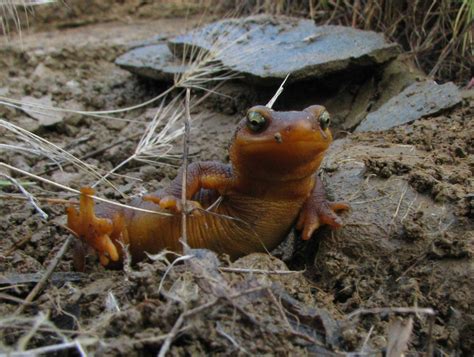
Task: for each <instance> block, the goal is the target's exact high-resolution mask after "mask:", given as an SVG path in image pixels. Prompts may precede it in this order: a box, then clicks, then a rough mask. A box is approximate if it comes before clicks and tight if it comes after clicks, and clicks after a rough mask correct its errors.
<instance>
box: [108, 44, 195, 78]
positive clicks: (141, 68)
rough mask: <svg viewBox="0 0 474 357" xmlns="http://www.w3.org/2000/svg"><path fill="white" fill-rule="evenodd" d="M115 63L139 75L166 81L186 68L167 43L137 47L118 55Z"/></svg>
mask: <svg viewBox="0 0 474 357" xmlns="http://www.w3.org/2000/svg"><path fill="white" fill-rule="evenodd" d="M115 64H117V65H118V66H120V67H122V68H123V69H126V70H128V71H130V72H132V73H135V74H138V75H139V76H143V77H148V78H152V79H156V80H159V81H166V82H172V81H173V79H174V76H175V74H179V73H183V72H184V71H185V70H186V66H183V65H182V64H181V60H179V59H177V58H175V57H174V56H173V54H172V53H171V51H170V50H169V49H168V46H166V45H165V44H159V45H151V46H144V47H139V48H135V49H133V50H131V51H129V52H127V53H125V54H123V55H121V56H120V57H118V58H117V59H116V60H115Z"/></svg>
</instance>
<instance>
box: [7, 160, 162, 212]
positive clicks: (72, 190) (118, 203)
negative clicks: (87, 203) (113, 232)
mask: <svg viewBox="0 0 474 357" xmlns="http://www.w3.org/2000/svg"><path fill="white" fill-rule="evenodd" d="M2 166H3V167H5V168H7V169H10V170H13V171H16V172H18V173H20V174H23V175H26V176H29V177H32V178H34V179H36V180H38V181H41V182H44V183H47V184H49V185H52V186H55V187H58V188H61V189H63V190H65V191H69V192H73V193H75V194H78V195H80V194H81V192H80V191H79V190H75V189H73V188H71V187H68V186H65V185H61V184H59V183H57V182H54V181H51V180H48V179H45V178H44V177H41V176H38V175H34V174H32V173H29V172H27V171H24V170H21V169H19V168H17V167H14V166H11V165H8V164H5V163H3V162H0V167H2ZM90 197H92V198H93V199H95V200H97V201H101V202H105V203H107V204H109V205H112V206H117V207H122V208H126V209H130V210H135V211H140V212H146V213H151V214H158V215H162V216H171V214H169V213H166V212H159V211H152V210H148V209H143V208H139V207H134V206H129V205H126V204H123V203H120V202H116V201H112V200H108V199H105V198H103V197H99V196H90Z"/></svg>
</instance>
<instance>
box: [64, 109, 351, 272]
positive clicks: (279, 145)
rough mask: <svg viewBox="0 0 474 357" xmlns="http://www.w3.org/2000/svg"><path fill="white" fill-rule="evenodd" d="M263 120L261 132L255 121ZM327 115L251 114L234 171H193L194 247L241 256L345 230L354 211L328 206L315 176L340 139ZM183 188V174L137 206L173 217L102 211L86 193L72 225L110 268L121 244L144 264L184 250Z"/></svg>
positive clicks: (238, 134)
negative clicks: (289, 239)
mask: <svg viewBox="0 0 474 357" xmlns="http://www.w3.org/2000/svg"><path fill="white" fill-rule="evenodd" d="M255 113H256V114H255ZM255 116H257V117H258V119H259V120H260V122H259V126H258V128H256V127H255V125H252V123H253V124H255V123H254V122H251V119H252V120H253V119H254V118H255ZM327 116H328V114H327V112H326V110H325V109H324V107H322V106H317V105H314V106H311V107H309V108H306V109H305V110H303V111H300V112H297V111H292V112H276V111H273V110H271V109H268V108H266V107H263V106H256V107H253V108H251V109H249V111H248V114H247V117H246V118H244V119H243V120H242V121H241V122H240V123H239V124H238V126H237V129H236V131H235V134H234V137H233V139H232V143H231V145H230V150H229V154H230V162H231V164H230V165H225V164H222V163H219V162H196V163H192V164H191V165H189V167H188V174H187V187H186V193H187V199H188V200H190V201H188V204H189V205H190V206H191V207H194V208H195V209H194V210H193V211H192V213H191V214H190V215H189V216H188V218H187V233H188V244H189V245H190V246H191V247H192V248H208V249H212V250H214V251H216V252H219V253H227V254H229V255H230V257H231V258H237V257H239V256H242V255H245V254H248V253H251V252H259V251H271V250H272V249H273V248H275V247H276V246H277V245H278V244H279V243H280V242H281V241H282V240H283V239H284V238H285V237H286V236H287V234H288V232H289V230H290V229H291V227H292V226H293V225H294V224H295V222H296V228H297V229H299V230H302V238H303V239H309V238H310V237H311V235H312V234H313V232H314V231H315V230H316V229H317V228H318V227H319V226H320V225H322V224H328V225H330V226H331V227H333V228H337V227H340V226H341V220H340V218H339V217H338V216H337V215H336V213H335V212H338V211H342V210H346V209H348V208H349V207H348V205H346V204H344V203H331V202H328V201H327V200H326V197H325V193H324V188H323V185H322V183H321V181H320V179H319V178H318V176H316V174H315V173H316V171H317V169H318V168H319V166H320V164H321V161H322V159H323V155H324V152H325V151H326V149H327V148H328V147H329V144H330V143H331V141H332V136H331V133H330V131H329V129H328V128H327V125H326V124H327V122H326V121H324V119H325V118H326V117H327ZM262 123H263V124H262ZM181 184H182V171H180V173H179V174H178V176H177V177H176V179H175V180H174V181H173V182H172V183H171V185H170V187H168V188H167V189H165V190H163V191H160V192H156V193H154V194H151V195H147V196H144V197H142V198H140V199H135V200H133V201H132V202H131V203H130V205H132V206H135V207H140V208H144V209H147V210H153V211H161V212H167V213H171V215H169V216H163V215H157V214H153V213H145V212H140V211H136V210H132V209H123V208H116V207H112V206H110V205H104V204H101V205H98V206H97V207H96V208H95V213H94V202H93V199H92V198H90V197H89V196H88V195H91V194H92V193H93V191H92V190H91V189H88V188H87V189H83V191H82V192H83V194H82V195H81V205H80V210H79V211H77V210H76V209H75V208H73V207H71V208H69V209H68V225H69V227H70V228H71V229H72V230H74V231H75V232H76V233H77V234H78V235H79V236H80V237H81V239H82V240H83V241H85V242H86V243H87V244H88V245H90V246H91V247H92V248H94V249H95V250H96V251H97V252H98V254H99V257H100V260H101V263H102V264H103V265H108V264H110V263H112V262H118V261H121V259H122V258H123V252H122V246H123V245H122V244H120V243H123V244H127V245H128V249H129V251H130V253H131V256H132V258H133V260H134V261H139V260H141V259H143V258H144V256H145V252H148V253H156V252H158V251H160V250H162V249H165V248H166V249H169V250H172V251H177V252H179V251H181V249H182V248H181V247H182V244H181V242H180V241H179V239H180V236H181V234H180V231H181V227H180V225H181V214H180V212H181V209H182V207H181ZM219 197H220V202H218V204H213V203H215V202H216V200H218V199H219ZM188 208H189V207H188ZM206 209H209V211H205V210H206Z"/></svg>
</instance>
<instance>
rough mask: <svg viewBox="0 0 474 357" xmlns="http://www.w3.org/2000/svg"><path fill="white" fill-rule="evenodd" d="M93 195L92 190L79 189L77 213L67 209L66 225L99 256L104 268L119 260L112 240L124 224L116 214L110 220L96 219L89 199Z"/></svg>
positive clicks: (72, 208)
mask: <svg viewBox="0 0 474 357" xmlns="http://www.w3.org/2000/svg"><path fill="white" fill-rule="evenodd" d="M93 195H94V189H92V188H90V187H84V188H82V189H81V198H80V206H79V211H78V210H77V209H76V208H75V207H68V208H67V225H68V227H69V228H71V229H72V230H73V231H74V232H75V233H76V234H77V235H78V236H79V237H80V239H81V240H83V241H84V242H85V243H87V244H88V245H89V246H91V247H92V248H93V249H94V250H95V251H96V252H97V253H98V254H99V258H100V263H101V264H102V265H104V266H105V265H108V264H109V262H110V261H113V262H115V261H118V260H119V259H120V254H119V250H118V249H117V246H116V245H115V244H114V241H113V240H112V239H113V238H115V237H117V233H118V235H119V236H120V235H121V234H120V233H121V231H122V230H123V227H124V223H123V219H122V218H120V216H119V215H118V214H117V215H115V216H114V217H113V218H112V219H110V218H99V217H97V216H96V214H95V211H94V200H93V198H92V197H91V196H93Z"/></svg>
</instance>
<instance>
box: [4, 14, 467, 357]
mask: <svg viewBox="0 0 474 357" xmlns="http://www.w3.org/2000/svg"><path fill="white" fill-rule="evenodd" d="M129 10H130V9H129ZM130 11H131V10H130ZM132 12H133V11H132ZM167 14H168V15H169V13H167ZM171 14H175V13H171ZM75 15H76V16H75V20H74V21H72V20H71V18H70V17H68V16H63V17H61V16H59V15H58V17H59V18H60V20H61V21H59V20H57V19H56V20H55V21H56V22H54V23H55V24H58V23H61V26H60V27H61V29H59V30H51V31H49V32H41V31H33V30H31V31H30V33H28V34H26V33H24V34H23V38H22V40H21V42H20V40H19V39H18V38H13V39H11V40H10V41H9V42H8V43H7V44H5V45H3V46H2V47H0V66H1V68H2V69H1V70H0V94H1V95H2V96H7V97H10V98H18V99H19V98H22V97H24V96H33V97H36V98H42V97H45V96H48V95H50V96H51V100H52V102H53V104H55V105H57V106H60V107H67V108H78V109H82V110H89V111H90V110H104V109H115V108H121V107H127V106H130V105H134V104H137V103H141V102H144V101H146V100H148V99H150V98H153V97H154V96H156V95H157V94H159V93H160V92H161V91H163V89H165V88H166V86H165V85H164V84H160V83H157V82H151V81H146V80H142V79H140V78H137V77H135V76H133V75H131V74H130V73H128V72H126V71H123V70H121V69H119V68H118V67H117V66H115V65H114V64H113V61H114V59H115V58H116V57H117V55H119V54H120V53H123V52H124V51H125V50H127V49H128V48H129V47H130V43H132V42H133V41H141V40H144V39H146V38H148V37H150V36H151V35H155V34H158V33H164V34H166V33H177V32H178V31H180V30H182V29H183V28H186V27H190V26H192V25H193V24H196V23H198V22H200V21H202V19H201V18H193V17H188V18H186V19H185V18H184V16H183V17H179V18H163V19H159V20H154V19H150V18H149V17H147V19H145V20H144V19H141V20H135V21H130V23H126V21H124V20H123V19H121V20H122V21H116V17H115V18H114V17H113V16H112V17H105V18H104V21H103V22H99V23H97V24H92V25H90V24H89V25H85V24H88V23H95V22H97V21H98V20H97V19H94V20H90V19H89V18H88V17H86V16H85V15H84V12H79V13H76V14H75ZM122 15H123V14H122V13H120V16H122ZM168 15H167V16H168ZM178 15H180V16H182V15H184V14H181V13H178ZM120 16H118V17H120ZM143 17H146V16H142V18H143ZM41 19H42V17H39V20H41ZM44 19H45V20H44V21H47V19H50V18H49V17H47V16H46V17H45V18H44ZM127 20H130V19H127ZM68 21H69V22H68ZM105 21H108V22H105ZM40 22H41V21H40ZM68 23H69V26H68V25H67V24H68ZM65 24H66V25H65ZM38 27H39V29H40V30H44V29H45V25H44V24H43V25H40V26H38ZM356 77H357V76H356ZM363 77H364V78H365V75H364V76H363ZM333 80H334V79H333ZM305 86H311V85H310V84H305ZM346 87H347V86H346ZM292 88H293V87H292ZM225 90H226V91H230V92H231V93H232V96H233V98H234V100H229V99H228V98H222V97H217V96H211V98H209V99H208V100H206V101H204V102H203V104H202V105H200V106H198V107H196V108H194V109H193V113H192V114H193V117H198V118H199V119H198V120H195V121H193V123H192V134H191V148H190V152H191V156H192V160H219V161H224V162H226V161H228V157H227V145H228V143H229V141H230V139H231V133H232V130H233V128H234V126H235V124H236V122H237V121H239V120H240V117H241V111H242V110H245V106H246V105H247V103H248V104H249V105H253V104H261V102H260V103H256V102H255V100H260V101H261V100H262V97H263V98H268V97H270V96H271V92H270V91H269V92H268V93H263V94H262V93H255V92H254V91H251V90H247V89H246V88H245V87H243V86H242V85H241V84H235V85H230V86H229V87H228V88H227V89H225ZM272 91H273V89H272ZM338 91H340V88H339V89H334V90H333V92H334V93H339V92H338ZM244 92H245V93H244ZM382 95H383V94H382ZM295 96H296V94H295V91H294V90H291V93H288V94H287V96H285V93H284V94H283V96H282V97H281V102H280V104H278V106H279V107H280V108H292V109H301V107H300V106H301V103H303V102H306V101H308V100H309V99H308V98H307V97H305V98H304V99H303V100H300V101H299V102H298V103H297V102H296V101H295V102H293V101H292V99H294V98H295ZM341 97H342V98H345V97H344V96H343V95H341ZM341 100H343V101H344V100H345V99H341ZM330 102H331V103H332V106H333V107H335V108H336V107H337V106H338V103H337V102H336V101H335V100H332V101H331V100H330ZM243 103H244V104H245V105H244V104H243ZM311 104H314V103H311ZM356 104H357V103H356ZM154 107H155V109H156V105H155V106H154V105H153V104H152V105H151V106H149V107H147V109H139V110H136V111H134V112H127V113H123V114H120V115H119V116H120V117H122V118H124V119H133V120H134V121H132V122H129V121H117V120H104V119H98V118H94V117H85V116H79V115H77V114H71V113H67V114H65V116H64V118H63V119H62V122H61V123H59V124H57V125H54V126H51V127H43V126H41V125H40V124H39V123H38V121H37V120H35V119H32V118H31V117H29V116H28V115H27V114H25V113H24V112H23V111H21V110H18V109H14V108H10V107H7V106H0V117H1V118H3V119H6V120H8V121H10V122H12V123H14V124H16V125H19V126H22V127H25V128H27V129H28V130H31V131H34V132H35V133H37V134H38V135H41V136H42V137H44V138H46V139H47V140H49V141H51V142H53V143H55V144H56V145H58V146H60V147H63V148H65V149H67V150H68V151H69V152H70V153H72V154H74V155H75V156H77V157H83V156H84V155H87V154H90V153H91V152H93V151H94V150H96V149H100V148H104V150H102V151H101V152H99V153H97V154H96V155H93V156H92V157H88V158H86V159H85V161H86V162H87V163H89V164H92V165H96V166H97V167H99V168H101V169H103V170H105V171H107V170H110V169H111V168H113V167H114V166H116V165H117V164H119V163H120V162H121V161H122V160H124V159H125V158H127V157H128V156H130V155H131V154H133V151H134V148H135V146H136V145H137V142H138V140H139V135H140V133H142V132H143V130H144V128H145V125H146V122H147V121H148V120H150V117H151V116H152V115H153V113H154V112H153V108H154ZM472 108H473V99H472V96H471V97H470V98H469V97H468V98H467V99H465V101H464V103H463V105H462V106H460V107H458V108H455V109H454V110H451V111H450V112H447V113H443V114H442V115H439V116H437V117H432V118H427V119H423V120H420V121H418V122H416V123H414V124H412V125H404V126H402V127H399V128H395V129H392V130H390V131H387V132H383V133H360V134H347V132H344V131H343V129H347V128H348V127H352V125H348V126H346V127H344V123H342V122H339V123H338V122H336V124H337V125H338V126H337V127H336V128H335V130H336V131H337V132H339V135H338V137H340V139H338V140H336V142H335V143H334V145H333V148H332V149H331V152H330V153H328V158H327V160H326V162H325V164H324V167H323V170H322V172H323V173H324V175H325V179H327V181H328V184H327V185H328V187H329V191H330V193H332V195H333V196H334V197H335V198H337V199H344V200H348V201H350V202H351V205H352V212H351V213H349V214H346V215H345V216H344V221H345V223H346V227H344V228H343V229H342V230H341V231H339V232H337V233H336V234H332V233H331V232H330V231H329V230H326V229H322V230H320V232H319V233H318V237H317V239H313V240H312V241H310V242H309V243H307V244H301V242H300V241H299V237H298V236H297V235H294V234H293V235H292V236H291V237H289V239H288V241H286V242H284V243H283V245H282V246H281V247H280V248H279V249H277V251H276V252H275V255H276V256H277V257H271V256H269V255H266V254H252V255H249V256H247V257H244V258H241V259H240V260H238V261H236V262H229V261H228V260H226V259H225V257H224V258H223V257H219V258H217V257H215V256H214V255H213V254H212V253H210V252H206V251H204V252H203V251H200V252H196V254H197V256H198V258H196V259H191V260H188V261H181V262H179V259H178V261H175V263H176V264H174V265H172V266H170V261H169V260H168V259H171V258H170V257H169V256H167V255H159V256H156V257H153V259H151V258H150V259H149V260H147V261H145V262H143V263H140V264H138V265H136V266H133V267H130V266H128V265H126V266H125V268H124V269H123V270H107V269H104V268H103V267H101V266H100V265H99V264H98V261H97V258H96V257H94V256H93V255H91V256H89V257H88V259H87V261H86V264H85V273H73V272H74V271H75V268H74V259H75V255H76V254H77V253H76V251H75V250H73V249H69V250H68V251H67V252H66V254H65V256H64V257H63V258H62V259H61V261H60V262H59V264H58V266H57V267H56V269H55V274H59V273H64V274H63V275H57V279H53V282H52V283H49V284H47V285H46V287H45V289H44V290H43V291H42V292H41V294H39V295H38V297H37V298H36V299H35V301H34V303H33V304H31V305H28V306H26V307H25V308H24V311H23V312H22V313H21V314H19V315H18V314H17V315H15V311H16V310H17V308H18V307H19V306H20V305H21V300H22V299H25V298H26V296H27V295H28V293H29V292H30V291H31V290H32V288H33V287H34V286H35V283H36V282H37V281H38V276H35V277H31V276H27V275H25V274H28V273H37V272H44V271H45V269H46V267H47V266H48V264H49V263H50V262H51V261H52V260H53V259H54V257H55V256H56V254H57V253H58V251H59V250H60V249H61V247H62V246H63V244H64V242H66V240H68V237H69V234H68V232H67V231H66V230H65V229H64V228H63V225H64V223H65V215H64V205H61V204H54V203H53V202H49V203H47V202H41V208H42V209H43V210H44V211H45V212H46V213H47V214H48V215H49V219H48V220H47V221H45V220H42V219H41V217H40V216H39V215H38V214H37V212H36V211H35V210H34V209H33V208H32V206H31V205H29V204H28V203H25V202H24V201H18V200H13V199H7V198H5V197H4V196H2V198H0V215H1V216H0V232H1V236H2V239H1V241H0V277H2V278H7V279H9V280H10V283H5V280H0V350H1V351H2V352H3V351H11V350H20V349H23V350H30V349H34V348H40V347H43V346H47V345H57V344H61V343H64V342H68V341H77V342H78V343H79V344H80V345H81V346H82V348H83V349H84V350H85V351H87V352H90V353H100V354H105V355H156V354H157V352H158V351H159V350H160V349H161V348H163V345H164V344H166V340H167V338H168V337H170V336H171V337H173V338H172V340H171V342H172V343H171V345H170V347H169V351H170V353H171V354H173V355H182V354H193V353H196V354H209V353H210V352H213V353H222V354H264V353H272V354H282V355H288V354H292V355H296V354H297V355H300V354H323V353H332V352H336V351H347V352H349V351H363V352H365V353H369V354H379V355H381V353H382V351H383V349H384V348H385V347H386V345H387V339H388V340H389V341H390V338H389V337H387V329H388V328H390V327H391V326H393V325H394V323H393V321H395V320H396V318H397V316H398V315H397V314H395V313H389V314H381V313H375V314H370V315H360V316H359V318H350V316H349V314H350V313H352V312H354V311H357V309H360V308H376V307H377V308H378V307H392V308H393V307H413V306H415V307H426V308H428V307H429V308H432V309H434V310H435V312H436V317H435V319H434V323H433V325H432V330H431V331H430V329H429V326H430V324H429V321H430V320H429V317H427V316H426V315H423V314H415V315H414V327H413V334H412V337H411V344H410V347H409V351H411V352H413V354H416V353H417V352H420V353H421V352H422V351H426V350H427V348H429V346H430V345H432V346H434V350H435V352H436V353H437V355H444V354H448V355H451V354H457V355H469V354H470V353H472V351H473V350H474V346H473V345H472V341H473V339H472V336H473V334H474V311H473V306H474V304H473V297H472V292H473V291H474V286H473V281H472V273H473V272H472V267H473V264H472V263H473V261H472V257H473V249H474V246H473V243H474V227H473V221H472V218H473V212H474V208H473V205H474V203H473V197H474V196H473V186H474V182H473V179H472V177H473V170H474V162H473V158H474V152H473V147H474V145H473V144H474V143H473V137H474V120H473V110H472ZM346 116H347V113H345V115H342V114H341V113H339V117H340V118H342V117H346ZM349 117H350V116H349ZM1 135H2V138H3V139H2V143H3V141H5V142H8V143H11V142H12V140H13V138H12V137H11V136H9V135H6V134H5V132H2V134H1ZM343 136H345V137H344V138H343ZM113 143H116V145H111V144H113ZM384 150H385V151H384ZM393 150H398V151H393ZM180 151H181V149H180V142H179V141H178V142H177V143H176V146H175V148H174V152H175V153H176V154H179V153H180ZM348 151H349V152H350V154H351V155H352V158H351V159H350V160H352V161H351V162H352V164H354V163H357V164H354V165H353V166H350V167H349V166H344V165H346V164H347V162H348V161H350V160H348V159H347V157H346V156H344V155H346V154H347V152H348ZM338 155H339V156H338ZM342 157H344V159H341V158H342ZM2 161H4V162H6V163H8V164H11V165H13V166H16V167H18V168H21V169H24V170H27V171H29V172H33V173H37V174H41V176H43V177H45V178H48V179H50V180H53V181H55V182H58V183H61V184H65V185H68V186H71V187H74V188H79V187H82V186H87V185H90V184H91V183H93V182H94V179H93V178H91V177H89V176H87V175H85V174H84V173H82V172H79V171H78V170H77V169H76V168H75V167H73V166H64V169H63V170H62V171H61V170H58V169H57V167H56V166H51V163H50V161H49V160H48V159H47V158H38V157H37V156H34V155H29V154H28V155H25V154H19V153H13V152H11V151H7V152H6V153H5V154H4V155H3V157H2ZM179 163H180V161H179V159H167V160H166V161H165V162H163V163H162V165H159V166H152V165H148V164H143V163H137V162H132V163H131V164H129V165H127V166H126V167H124V169H123V170H121V171H120V172H119V173H120V174H123V175H125V174H126V175H127V176H115V177H113V178H112V179H111V180H112V182H113V183H114V184H115V185H116V186H117V187H118V188H119V189H120V191H121V192H122V194H124V195H126V196H128V197H132V196H134V195H138V194H141V193H143V192H146V191H152V190H156V189H158V188H160V187H163V186H165V185H166V184H167V183H168V182H169V180H170V179H172V178H173V177H174V176H175V174H176V169H177V166H178V165H179ZM165 164H167V165H165ZM169 164H171V165H169ZM362 168H363V169H362ZM6 173H7V174H9V175H11V176H14V177H16V178H17V179H18V180H20V181H21V182H22V183H25V182H26V181H28V182H30V181H31V179H29V178H25V177H21V176H18V175H17V174H14V173H12V172H6ZM351 175H353V176H351ZM2 179H3V177H2ZM372 180H373V181H372ZM331 181H332V182H333V183H332V184H331ZM2 182H3V181H2ZM354 182H357V185H362V183H363V182H365V183H368V182H373V183H374V184H373V186H370V185H369V186H368V187H366V186H364V187H366V190H365V191H363V190H359V189H358V188H356V187H359V186H352V188H350V184H351V183H352V184H354ZM361 182H362V183H361ZM348 185H349V186H348ZM26 187H27V188H28V190H30V191H31V192H32V193H33V194H35V195H36V196H37V197H47V198H68V199H77V197H75V196H74V195H71V194H68V193H66V192H63V191H61V190H58V189H56V188H54V187H52V186H50V185H47V184H43V183H39V182H35V183H33V184H31V185H26ZM347 187H349V188H347ZM360 187H362V186H360ZM1 189H2V191H3V192H2V195H3V194H4V193H16V192H17V190H16V188H14V187H13V186H8V185H6V184H3V183H2V187H1ZM97 190H98V194H99V195H102V196H105V197H108V198H111V199H115V200H123V198H122V197H121V195H119V194H118V193H117V192H116V191H115V190H113V189H112V188H110V187H109V186H107V185H100V186H98V188H97ZM388 190H392V191H388ZM387 192H388V193H387ZM403 192H405V193H404V194H403V196H402V195H401V194H402V193H403ZM385 196H388V197H390V199H391V201H390V203H386V202H384V201H382V199H381V197H385ZM418 200H421V201H420V204H418V202H419V201H418ZM361 202H363V203H362V204H361ZM374 202H380V203H381V206H376V205H372V203H374ZM413 202H416V204H414V203H413ZM421 203H423V204H421ZM377 209H378V210H386V211H389V212H390V213H389V214H388V215H386V216H383V215H382V216H380V217H382V218H380V217H379V216H377V217H376V214H374V212H372V211H371V210H375V211H377ZM398 210H399V211H400V214H399V215H398V214H397V215H393V212H395V211H397V212H398ZM402 213H403V215H402ZM374 217H375V218H374ZM387 217H389V222H388V223H389V224H390V223H392V224H393V226H394V228H393V229H389V230H388V232H387V229H385V228H387V227H382V228H384V229H381V230H378V228H374V227H378V225H383V224H386V223H387V221H386V219H387ZM378 219H381V221H378ZM384 220H385V221H384ZM368 226H370V227H368ZM375 236H377V237H378V239H375V238H374V237H375ZM279 258H280V259H284V260H285V263H284V262H283V261H282V260H280V259H279ZM288 266H289V267H290V268H291V269H293V270H299V269H304V271H303V272H296V273H288V274H286V273H282V271H286V270H288ZM225 268H227V269H228V268H234V269H250V268H251V269H264V270H271V271H279V273H274V274H257V273H255V272H254V273H245V272H240V273H236V272H229V270H225ZM206 304H208V306H207V307H206ZM399 316H403V318H404V319H406V316H407V315H399ZM180 319H181V321H182V324H180V325H179V324H177V322H179V321H180ZM369 330H370V331H371V332H369ZM171 332H173V333H171ZM170 334H171V335H170ZM430 339H431V341H432V342H431V343H430V342H429V341H430ZM366 340H367V342H364V341H366ZM62 348H66V347H62ZM68 348H69V350H70V351H72V350H73V349H76V351H77V345H76V346H73V347H68Z"/></svg>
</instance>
